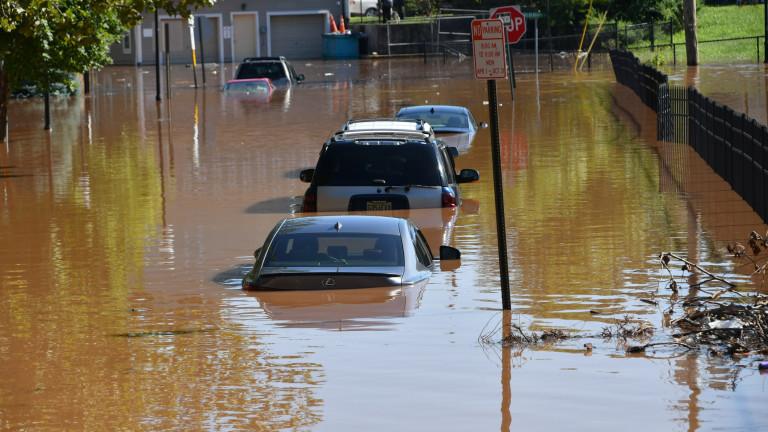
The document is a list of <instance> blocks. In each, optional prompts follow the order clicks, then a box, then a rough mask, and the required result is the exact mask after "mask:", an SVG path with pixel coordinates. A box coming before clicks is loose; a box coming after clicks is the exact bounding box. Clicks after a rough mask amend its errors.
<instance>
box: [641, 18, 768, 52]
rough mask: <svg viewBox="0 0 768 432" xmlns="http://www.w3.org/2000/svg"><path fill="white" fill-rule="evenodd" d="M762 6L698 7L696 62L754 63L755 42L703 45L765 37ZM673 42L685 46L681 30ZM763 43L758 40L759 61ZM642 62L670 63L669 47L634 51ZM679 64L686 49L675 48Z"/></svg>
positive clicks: (679, 46)
mask: <svg viewBox="0 0 768 432" xmlns="http://www.w3.org/2000/svg"><path fill="white" fill-rule="evenodd" d="M763 13H764V12H763V5H744V6H700V7H699V10H698V13H697V18H698V38H699V63H757V62H758V55H757V50H758V46H757V45H758V43H757V41H756V40H755V39H745V40H740V41H728V42H709V43H708V42H706V41H711V40H717V39H731V38H739V37H754V36H762V35H763V34H764V26H763ZM673 38H674V41H675V43H680V44H684V43H685V33H684V32H683V31H682V30H681V31H679V32H677V33H675V34H674V35H673ZM763 48H764V45H763V40H762V39H760V41H759V49H760V58H759V61H763V60H764V59H765V53H764V52H763V51H764V50H763ZM633 51H634V52H635V55H637V56H638V57H639V58H640V60H641V61H652V60H654V58H655V60H654V61H660V62H663V63H672V60H673V53H672V50H671V49H670V48H669V47H665V48H661V49H657V50H656V51H655V52H651V51H650V50H645V49H641V50H634V49H633ZM676 54H677V61H678V63H681V62H682V63H684V62H685V46H684V45H678V46H677V47H676Z"/></svg>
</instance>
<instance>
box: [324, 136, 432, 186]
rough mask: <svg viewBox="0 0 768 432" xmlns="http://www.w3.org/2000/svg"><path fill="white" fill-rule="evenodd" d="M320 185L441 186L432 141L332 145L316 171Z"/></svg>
mask: <svg viewBox="0 0 768 432" xmlns="http://www.w3.org/2000/svg"><path fill="white" fill-rule="evenodd" d="M315 182H316V184H317V185H318V186H373V185H394V186H405V185H423V186H441V185H442V177H441V175H440V171H439V168H438V161H437V155H436V153H435V150H434V148H433V147H432V146H431V145H426V144H421V143H413V144H407V143H406V144H401V145H346V144H344V145H330V146H329V147H328V148H327V150H326V151H325V152H324V153H323V155H322V156H321V157H320V160H319V162H318V164H317V170H316V172H315Z"/></svg>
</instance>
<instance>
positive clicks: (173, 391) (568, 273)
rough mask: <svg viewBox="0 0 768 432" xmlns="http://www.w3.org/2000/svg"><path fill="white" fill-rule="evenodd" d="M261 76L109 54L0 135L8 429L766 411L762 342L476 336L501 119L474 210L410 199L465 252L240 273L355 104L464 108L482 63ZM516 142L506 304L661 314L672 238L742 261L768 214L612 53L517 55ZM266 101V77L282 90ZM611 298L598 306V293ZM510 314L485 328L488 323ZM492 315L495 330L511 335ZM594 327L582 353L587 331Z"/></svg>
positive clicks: (618, 418) (480, 330) (553, 424)
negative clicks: (649, 343) (160, 78)
mask: <svg viewBox="0 0 768 432" xmlns="http://www.w3.org/2000/svg"><path fill="white" fill-rule="evenodd" d="M296 66H297V69H299V70H300V72H301V73H305V74H306V75H307V77H308V81H309V82H308V83H307V84H306V85H302V86H300V87H298V88H294V89H292V90H290V91H287V92H277V93H275V94H273V95H272V96H271V98H261V99H251V98H247V97H235V96H228V95H225V94H222V93H221V92H220V91H219V90H218V85H220V84H221V83H222V82H223V81H224V80H225V79H226V77H228V76H231V73H232V72H231V68H221V69H217V70H216V74H213V73H212V72H213V70H209V71H208V73H209V75H208V76H207V78H208V80H209V82H208V83H209V86H208V88H207V89H206V90H205V91H203V90H198V91H195V90H194V89H191V88H190V87H189V85H190V84H191V76H188V75H189V70H188V69H185V68H178V69H174V71H173V75H174V86H173V88H172V98H171V99H170V101H169V100H167V99H164V100H163V101H162V102H161V103H160V104H156V102H155V100H154V94H155V91H154V76H153V75H152V70H151V69H149V68H147V69H132V68H128V69H121V68H108V69H105V70H104V71H103V72H101V73H100V74H99V75H98V76H97V77H96V79H95V82H96V85H95V91H94V93H93V94H92V95H91V96H89V97H82V96H80V97H75V98H71V99H60V100H55V101H54V106H53V116H54V123H53V127H54V129H53V132H52V133H50V134H48V133H45V132H43V131H42V130H40V125H41V118H42V106H41V104H40V103H39V101H19V102H15V103H14V104H13V105H12V108H11V122H12V125H11V131H10V140H9V142H8V143H3V144H2V145H1V146H0V364H2V365H3V367H2V368H0V428H2V429H5V430H20V429H24V430H62V429H67V430H117V429H127V430H169V429H170V430H332V431H339V430H349V431H352V430H363V429H364V430H382V431H384V430H386V431H389V430H454V431H465V430H502V431H508V430H513V429H516V430H562V429H567V430H617V429H621V430H681V431H682V430H685V431H693V430H712V429H723V430H760V429H764V428H768V416H766V415H765V413H764V406H765V398H766V390H765V386H766V376H765V375H764V376H760V375H759V374H758V371H757V369H756V368H755V366H754V365H755V363H754V362H755V358H752V357H750V358H744V359H735V360H734V359H731V358H720V357H711V356H708V355H707V354H706V353H701V354H694V353H690V354H685V355H679V354H680V353H679V352H676V351H663V350H662V351H659V352H653V353H649V354H648V355H643V356H627V355H626V354H624V349H623V347H622V346H620V345H618V344H617V343H616V342H615V341H605V340H602V339H599V338H581V339H575V340H569V341H565V342H562V343H560V344H556V345H546V346H541V347H537V348H535V349H528V350H522V351H520V350H510V349H506V348H501V347H500V346H499V344H497V343H490V344H486V343H481V342H480V339H481V336H483V335H484V334H487V333H488V331H489V329H493V328H495V327H497V326H498V325H499V323H500V322H502V321H503V319H505V318H504V317H502V314H501V312H500V294H499V291H498V285H499V283H498V279H499V276H498V264H497V261H496V260H497V256H496V238H495V225H494V223H495V219H494V214H493V209H494V204H493V189H492V183H491V165H490V150H489V148H490V144H489V143H490V139H489V134H488V130H487V129H483V130H481V131H480V132H479V133H478V134H477V136H476V137H475V139H474V141H473V142H472V143H471V145H470V146H469V147H467V148H466V149H465V152H464V153H463V154H462V156H461V157H460V158H459V159H458V161H457V164H458V168H462V167H473V168H477V169H478V170H479V171H480V172H481V181H480V182H479V183H474V184H468V185H464V186H463V193H464V196H465V204H464V206H463V207H462V208H461V209H459V210H458V211H448V210H439V209H436V210H413V211H410V212H407V213H406V214H401V216H407V217H409V218H412V219H413V220H415V221H416V222H417V223H418V224H419V225H421V226H423V227H424V228H425V230H426V231H427V234H428V236H429V240H430V243H431V244H432V245H433V246H437V245H438V244H440V243H444V244H451V245H453V246H456V247H458V248H460V249H461V250H462V252H463V260H462V263H461V267H459V268H458V269H453V270H451V269H445V270H444V271H438V270H436V271H435V274H434V275H433V277H432V279H431V280H430V281H429V282H428V283H426V284H423V285H418V286H413V287H407V288H403V289H373V290H360V291H342V292H339V291H327V292H311V293H258V292H256V293H246V292H243V291H241V290H240V289H239V282H240V278H241V277H242V275H243V274H244V273H245V272H246V271H247V269H248V266H249V265H250V264H251V263H252V256H251V254H252V251H253V249H254V248H255V247H257V246H259V245H260V244H261V242H262V241H263V239H264V237H265V236H266V235H267V233H268V231H269V230H270V229H271V228H272V226H273V225H274V224H275V223H276V222H278V221H279V220H280V219H282V218H284V217H286V216H289V215H290V214H292V213H293V212H295V211H296V208H297V205H298V203H299V201H298V199H297V197H298V196H300V195H301V194H302V193H303V192H304V189H305V186H306V185H305V184H302V183H300V182H299V181H298V179H297V176H298V172H299V170H301V169H303V168H306V167H311V166H313V165H314V163H315V161H316V157H317V155H318V151H319V149H320V146H321V144H322V142H323V141H324V139H326V138H327V137H328V135H329V134H330V133H331V132H332V131H333V130H334V129H335V128H338V127H339V126H340V125H341V124H342V123H343V122H344V121H345V120H346V119H347V118H348V117H364V116H372V117H382V116H391V115H393V114H394V112H395V110H396V109H397V108H399V107H400V106H403V105H407V104H422V103H447V104H458V105H466V106H468V107H469V108H470V109H471V110H472V111H473V113H474V114H475V116H476V117H477V118H478V119H479V120H481V121H487V120H488V115H487V106H486V105H484V100H486V99H487V97H486V90H485V86H484V83H482V82H476V81H474V80H472V79H471V76H470V69H469V65H468V64H467V63H466V62H464V63H458V62H455V61H449V63H448V64H446V65H443V64H442V62H435V63H430V64H429V65H427V66H424V65H423V64H422V63H421V60H393V61H388V60H380V61H361V62H353V63H349V62H327V63H323V62H314V63H298V64H297V65H296ZM499 87H500V88H501V89H502V90H501V93H500V95H499V99H500V101H501V103H502V106H501V107H500V113H501V129H502V130H501V135H502V136H501V141H502V145H503V149H502V159H503V170H504V185H505V204H506V211H507V225H508V227H507V230H508V239H507V240H508V245H509V254H510V269H511V285H512V303H513V313H512V314H511V315H509V316H507V317H506V318H507V319H509V320H512V321H513V322H515V323H518V324H520V325H521V326H523V327H525V328H531V329H536V330H541V329H552V328H557V329H563V330H565V331H568V332H573V333H576V334H583V335H589V334H593V333H597V332H599V331H600V330H601V329H602V328H603V327H605V326H607V325H609V324H611V323H612V322H613V320H614V319H616V318H620V317H623V316H624V315H631V316H633V317H635V318H639V319H644V320H648V321H650V322H651V323H653V324H654V325H655V326H657V327H659V330H657V335H656V338H658V339H660V340H665V338H666V334H667V333H669V332H670V331H668V330H665V329H663V328H661V326H662V315H661V310H660V309H659V308H657V307H654V306H651V305H649V304H646V303H643V302H641V301H640V298H646V297H648V296H650V295H652V294H657V295H659V296H661V298H662V299H663V298H665V297H666V296H668V295H669V294H670V293H669V292H668V291H666V290H665V289H664V284H663V281H664V279H665V275H664V273H662V272H660V270H659V266H658V262H657V259H656V257H657V255H658V253H659V252H660V251H662V250H673V251H676V252H679V253H682V254H687V255H688V256H691V257H692V258H694V259H696V260H697V261H700V262H704V263H710V264H712V265H713V266H715V268H717V269H718V270H719V271H721V272H723V273H725V274H727V275H728V277H730V278H732V279H733V280H735V281H737V282H739V283H740V284H742V285H745V286H747V287H752V286H754V285H753V284H755V281H753V280H751V279H749V277H748V276H746V275H747V274H748V270H747V269H745V268H744V267H743V266H741V267H740V266H739V263H738V262H735V261H733V259H732V258H729V257H726V256H725V253H724V251H723V249H724V245H725V244H726V243H727V242H729V241H735V240H744V239H745V238H746V236H747V234H748V233H749V231H751V230H752V229H758V230H761V232H764V231H765V226H764V225H762V223H761V221H760V220H759V218H758V217H757V216H756V215H755V214H754V213H753V212H752V211H751V209H750V208H749V207H748V206H746V205H745V204H744V203H743V201H742V200H740V199H739V197H738V196H736V195H734V194H733V192H731V191H730V189H729V188H728V186H727V184H725V183H724V182H722V181H721V180H719V178H717V177H716V176H714V175H713V174H712V172H711V171H710V170H709V169H708V168H707V167H706V166H705V165H704V164H702V163H701V161H700V160H699V159H698V158H697V157H696V156H695V155H694V154H692V153H690V152H688V151H687V149H686V148H684V147H679V146H677V147H676V146H673V145H657V144H656V143H655V142H654V141H652V140H650V139H649V137H653V136H655V132H654V131H653V130H652V126H653V124H654V123H653V121H651V120H650V116H649V113H648V112H646V111H644V110H643V109H642V108H639V102H637V100H636V99H634V96H632V95H631V93H628V92H627V91H626V90H625V89H622V88H620V87H619V86H617V85H616V84H614V83H613V76H612V75H611V74H610V73H609V72H593V73H591V74H589V73H585V74H580V75H578V76H574V75H572V74H570V73H554V74H542V75H540V76H538V79H537V78H536V76H535V75H523V76H520V77H519V88H518V90H517V94H516V100H515V102H512V101H511V99H510V95H509V93H508V90H507V89H506V86H504V85H500V86H499ZM267 99H268V100H267ZM593 312H599V313H593ZM491 339H492V340H493V338H491ZM496 341H498V337H497V338H496ZM587 341H588V342H591V343H593V344H594V346H595V348H594V350H593V351H592V352H586V351H585V350H584V348H583V344H584V343H585V342H587Z"/></svg>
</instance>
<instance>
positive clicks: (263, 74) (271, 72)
mask: <svg viewBox="0 0 768 432" xmlns="http://www.w3.org/2000/svg"><path fill="white" fill-rule="evenodd" d="M246 78H269V79H271V80H272V81H275V80H279V79H285V78H286V76H285V69H283V65H282V63H280V62H253V63H242V64H241V65H240V69H239V70H238V71H237V79H246Z"/></svg>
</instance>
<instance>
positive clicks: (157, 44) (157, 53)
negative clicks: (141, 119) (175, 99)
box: [155, 6, 162, 101]
mask: <svg viewBox="0 0 768 432" xmlns="http://www.w3.org/2000/svg"><path fill="white" fill-rule="evenodd" d="M160 99H162V98H161V96H160V20H159V19H158V16H157V6H155V100H158V101H159V100H160Z"/></svg>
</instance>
